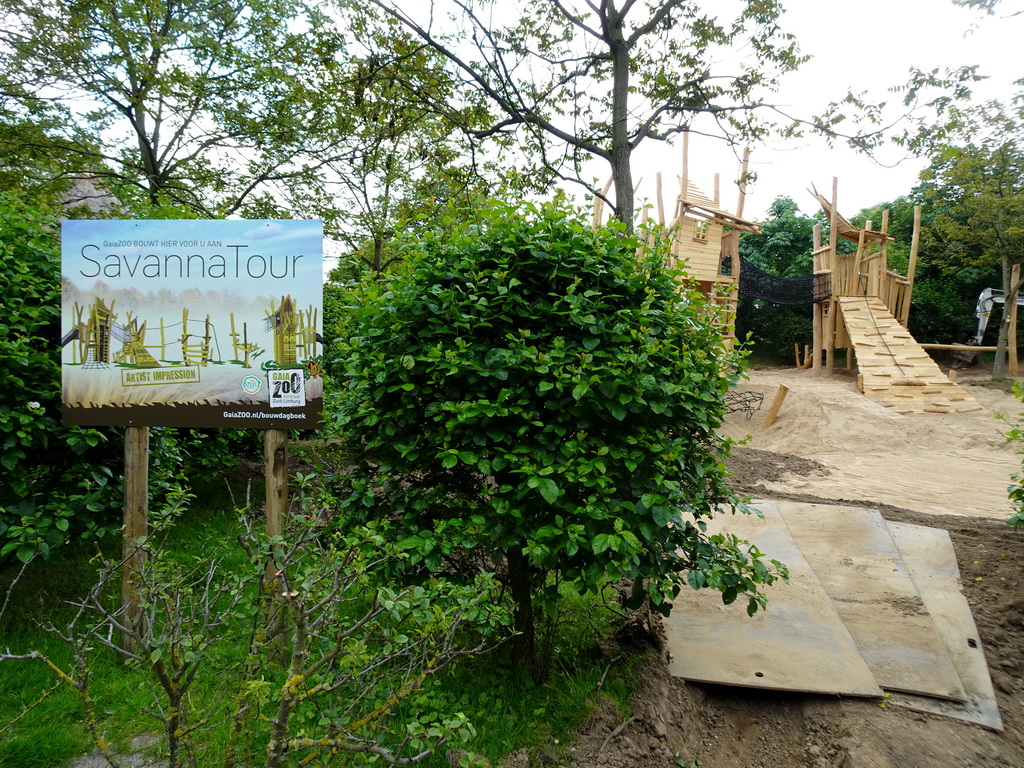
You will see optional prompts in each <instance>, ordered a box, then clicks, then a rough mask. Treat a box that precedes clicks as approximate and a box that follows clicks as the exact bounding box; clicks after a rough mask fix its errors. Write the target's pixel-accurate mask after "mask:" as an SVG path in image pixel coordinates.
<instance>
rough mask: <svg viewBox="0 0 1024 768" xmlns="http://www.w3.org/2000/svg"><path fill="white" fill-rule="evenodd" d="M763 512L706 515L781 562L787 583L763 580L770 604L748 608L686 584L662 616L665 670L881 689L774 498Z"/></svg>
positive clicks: (855, 691)
mask: <svg viewBox="0 0 1024 768" xmlns="http://www.w3.org/2000/svg"><path fill="white" fill-rule="evenodd" d="M758 507H759V508H760V509H761V510H762V511H763V513H764V515H765V519H764V520H761V519H760V518H756V517H751V516H748V515H735V516H723V517H719V518H716V520H715V521H713V523H712V527H713V529H714V531H715V532H718V531H721V530H723V529H724V530H725V531H728V532H729V533H733V534H735V535H737V536H739V537H740V538H742V539H745V540H747V541H750V542H752V543H754V544H756V545H757V547H758V548H759V549H760V550H761V551H762V552H764V553H766V555H767V556H768V557H769V558H772V559H777V560H781V561H782V562H784V563H786V565H787V566H788V567H789V571H790V580H789V582H788V583H783V582H776V583H775V584H774V585H772V586H771V587H769V588H768V590H767V594H768V601H769V603H768V610H767V611H765V612H758V613H757V614H755V615H754V616H753V617H750V616H747V613H746V604H745V603H744V601H742V600H738V601H737V602H736V603H734V604H733V605H730V606H725V605H723V604H722V598H721V594H720V593H718V592H717V591H712V590H701V591H699V592H697V591H693V590H690V589H685V588H684V590H683V591H682V592H681V593H680V594H679V596H678V597H677V598H676V600H675V601H674V602H673V608H672V614H671V616H670V617H669V618H668V619H667V620H666V625H665V629H666V634H667V644H668V649H669V652H670V653H671V654H672V656H671V660H670V662H669V671H670V672H671V674H673V675H675V676H676V677H682V678H685V679H687V680H693V681H698V682H710V683H722V684H726V685H739V686H747V687H752V688H766V689H775V690H793V691H805V692H812V693H828V694H844V695H848V696H881V695H882V691H881V690H880V689H879V687H878V685H877V684H876V683H875V680H874V677H873V675H872V673H871V671H870V669H869V668H868V666H867V664H865V662H864V659H863V658H862V657H861V655H860V653H859V651H858V650H857V646H856V644H855V643H854V641H853V639H852V638H851V636H850V633H849V632H848V631H847V630H846V628H845V627H844V626H843V623H842V621H841V620H840V618H839V616H838V614H837V613H836V610H835V608H834V607H833V604H832V601H831V600H830V599H829V597H828V595H827V594H826V593H825V591H824V589H822V586H821V584H820V583H819V582H818V580H817V578H815V576H814V572H813V571H812V569H811V568H810V566H809V565H808V564H807V562H806V561H805V560H804V558H803V556H802V555H801V554H800V550H799V549H798V548H797V546H796V545H795V543H794V542H793V539H792V537H791V536H790V534H789V530H788V528H787V527H786V524H785V522H784V521H783V520H782V518H781V516H780V515H779V512H778V509H777V507H776V506H775V505H774V503H769V502H762V503H760V504H758Z"/></svg>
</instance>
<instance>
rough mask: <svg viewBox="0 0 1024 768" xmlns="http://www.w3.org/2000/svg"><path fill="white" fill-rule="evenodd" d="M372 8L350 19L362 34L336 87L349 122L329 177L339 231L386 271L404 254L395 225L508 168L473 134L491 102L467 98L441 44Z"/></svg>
mask: <svg viewBox="0 0 1024 768" xmlns="http://www.w3.org/2000/svg"><path fill="white" fill-rule="evenodd" d="M363 10H364V9H361V8H358V7H356V8H354V9H351V12H350V13H348V14H346V16H345V18H344V21H343V24H344V25H345V27H346V28H347V29H350V30H352V32H353V33H355V36H356V37H357V39H358V42H354V43H352V45H351V47H350V55H349V57H348V58H347V60H346V62H345V64H344V66H343V72H344V80H345V81H346V82H347V83H348V84H349V87H348V88H346V89H345V90H344V91H341V92H338V93H336V94H335V103H336V111H337V113H338V114H339V117H338V120H339V122H341V121H342V120H345V121H347V124H346V125H345V126H344V129H343V130H339V131H338V133H337V143H336V144H335V145H334V149H335V150H336V154H338V155H340V157H337V158H336V159H332V160H331V161H330V162H329V163H328V164H327V169H328V174H327V176H326V180H327V188H328V190H329V194H330V195H332V196H333V197H334V199H335V200H336V201H337V209H338V228H337V231H338V236H339V238H340V239H341V240H342V241H343V242H344V243H345V245H346V247H347V248H348V250H349V252H350V253H351V254H353V255H356V256H357V257H359V258H360V259H361V260H362V261H363V263H364V264H365V266H366V267H368V268H369V269H370V270H371V272H373V273H379V272H381V271H384V270H386V269H387V268H388V267H389V266H390V265H391V264H392V263H393V262H395V261H398V260H401V258H402V254H401V253H399V252H396V251H394V250H390V251H389V249H388V248H387V245H388V242H389V240H390V239H391V238H392V236H393V235H394V233H395V232H397V231H400V230H402V229H404V228H407V227H410V226H416V225H417V221H421V220H424V219H434V218H436V217H437V215H438V214H439V212H440V210H441V209H442V208H445V207H447V206H449V205H452V204H455V205H467V204H470V203H471V201H473V200H476V199H479V198H481V197H485V196H486V195H487V192H488V191H489V190H490V189H492V188H493V186H494V182H495V179H496V178H498V176H499V171H498V168H497V167H496V163H495V162H494V158H493V157H490V158H487V157H482V156H480V155H479V154H478V153H477V152H476V147H475V146H474V144H473V142H472V141H471V140H470V136H469V134H468V133H467V132H468V131H470V130H473V129H475V128H479V127H481V126H482V125H484V124H486V121H487V120H489V119H490V115H489V114H488V113H487V111H486V109H485V108H484V105H483V104H482V103H481V100H480V99H479V98H477V99H475V100H474V99H472V98H470V99H469V100H464V99H463V97H462V95H461V94H460V93H458V87H457V83H456V82H455V81H454V80H453V79H452V77H451V75H450V74H449V72H448V71H447V67H446V62H445V60H444V59H443V57H441V56H440V55H439V54H438V53H437V52H435V51H434V50H433V49H431V48H430V47H429V46H427V45H426V44H425V43H423V42H422V41H421V40H419V39H418V38H415V37H413V36H411V35H410V34H409V33H408V32H407V31H405V30H404V29H403V28H402V27H401V26H400V25H399V24H398V23H397V22H395V21H394V20H393V19H384V20H380V19H376V18H373V15H372V14H366V13H364V12H363ZM473 95H474V94H470V96H471V97H472V96H473Z"/></svg>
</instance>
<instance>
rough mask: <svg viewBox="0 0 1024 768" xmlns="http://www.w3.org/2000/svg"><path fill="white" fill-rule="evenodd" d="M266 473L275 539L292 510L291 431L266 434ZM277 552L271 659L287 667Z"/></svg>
mask: <svg viewBox="0 0 1024 768" xmlns="http://www.w3.org/2000/svg"><path fill="white" fill-rule="evenodd" d="M263 471H264V481H265V487H266V492H267V493H266V499H267V500H266V510H267V537H268V538H273V537H275V536H281V535H282V534H283V533H284V526H285V517H286V514H287V510H288V430H285V429H268V430H265V431H264V432H263ZM277 551H278V550H277V548H274V549H272V550H271V556H270V560H269V561H268V563H267V576H266V582H265V585H264V587H265V589H266V591H267V597H268V602H267V639H268V640H269V641H270V643H271V646H270V653H269V657H268V658H270V660H271V661H273V662H275V663H277V664H285V663H286V661H287V658H288V642H287V637H286V636H285V631H284V630H285V627H284V619H285V615H286V614H285V610H284V608H285V606H284V603H283V602H282V599H281V589H282V582H281V575H282V574H281V572H280V571H279V570H278V567H279V564H278V562H277Z"/></svg>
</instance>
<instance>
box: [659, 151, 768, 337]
mask: <svg viewBox="0 0 1024 768" xmlns="http://www.w3.org/2000/svg"><path fill="white" fill-rule="evenodd" d="M687 144H688V142H687V140H686V138H685V135H684V139H683V173H682V177H681V178H680V184H679V196H678V198H676V207H675V212H674V215H673V218H672V223H671V226H670V232H671V234H672V239H671V243H672V250H671V255H670V256H669V266H672V267H681V268H683V269H685V271H686V272H687V273H688V274H689V275H690V277H691V278H692V279H693V280H694V282H695V283H696V285H697V289H698V290H699V291H700V292H701V294H703V295H704V296H705V297H706V299H707V311H708V312H709V314H710V316H711V321H712V323H713V324H714V325H715V326H716V327H717V328H718V329H719V330H720V332H721V334H722V338H723V340H724V342H725V345H726V347H727V348H731V347H732V346H733V344H735V342H736V306H737V303H738V302H739V287H740V251H739V247H740V240H739V238H740V233H741V232H750V233H752V234H756V235H759V234H761V230H760V228H759V227H758V226H757V224H755V223H754V222H752V221H747V220H746V219H743V218H742V215H743V203H744V200H745V197H746V190H745V186H744V184H743V179H744V178H745V177H746V174H747V162H748V154H747V153H744V157H743V167H742V170H741V172H740V184H739V200H738V202H737V205H736V211H737V212H736V213H735V214H732V213H729V212H728V211H726V210H725V209H724V208H722V206H721V202H720V195H719V177H718V174H715V180H714V194H713V196H712V197H708V196H707V195H705V194H704V193H703V192H702V191H701V190H700V189H698V187H697V186H696V185H695V184H694V183H693V182H692V181H691V180H690V177H689V168H688V167H687V166H688V164H687V153H688V146H687ZM658 214H659V217H660V218H661V222H662V223H664V215H663V209H662V205H661V179H660V177H659V179H658Z"/></svg>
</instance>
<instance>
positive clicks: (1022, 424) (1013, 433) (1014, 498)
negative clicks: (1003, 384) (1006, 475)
mask: <svg viewBox="0 0 1024 768" xmlns="http://www.w3.org/2000/svg"><path fill="white" fill-rule="evenodd" d="M1013 394H1014V395H1016V396H1017V398H1018V399H1019V400H1024V385H1022V384H1021V383H1020V382H1017V383H1016V384H1014V385H1013ZM1006 439H1007V440H1008V441H1011V440H1012V441H1016V442H1020V441H1021V440H1024V413H1022V414H1020V416H1019V417H1018V418H1017V422H1016V423H1015V424H1012V425H1011V427H1010V429H1009V431H1008V432H1007V433H1006ZM1017 453H1018V454H1019V455H1021V456H1024V448H1021V449H1020V450H1018V451H1017ZM1010 479H1011V480H1012V484H1011V485H1010V487H1009V488H1007V492H1008V494H1009V497H1010V504H1012V505H1013V508H1014V509H1015V510H1017V511H1016V512H1015V513H1014V514H1013V515H1011V516H1010V518H1009V519H1008V520H1007V521H1006V523H1007V525H1011V526H1013V527H1015V528H1024V471H1021V472H1020V473H1018V474H1015V475H1013V477H1011V478H1010Z"/></svg>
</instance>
